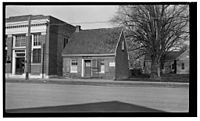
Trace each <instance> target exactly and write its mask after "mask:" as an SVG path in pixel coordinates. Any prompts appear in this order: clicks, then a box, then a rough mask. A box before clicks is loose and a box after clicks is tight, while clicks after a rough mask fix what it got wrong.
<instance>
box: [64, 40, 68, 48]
mask: <svg viewBox="0 0 200 121" xmlns="http://www.w3.org/2000/svg"><path fill="white" fill-rule="evenodd" d="M67 43H68V39H66V38H64V43H63V48H65V46H66V45H67Z"/></svg>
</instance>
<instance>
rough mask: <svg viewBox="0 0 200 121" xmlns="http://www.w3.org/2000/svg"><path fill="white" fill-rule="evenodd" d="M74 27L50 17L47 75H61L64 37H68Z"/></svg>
mask: <svg viewBox="0 0 200 121" xmlns="http://www.w3.org/2000/svg"><path fill="white" fill-rule="evenodd" d="M74 31H75V27H74V26H72V25H69V24H67V23H65V22H63V21H61V20H58V19H56V18H54V17H50V30H49V75H59V76H62V74H63V73H62V63H63V62H62V61H63V59H62V55H61V54H62V50H63V44H64V38H69V37H70V36H71V34H72V33H73V32H74Z"/></svg>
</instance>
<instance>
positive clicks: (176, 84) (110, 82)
mask: <svg viewBox="0 0 200 121" xmlns="http://www.w3.org/2000/svg"><path fill="white" fill-rule="evenodd" d="M5 82H8V83H41V84H66V85H90V86H123V87H124V86H125V87H134V86H151V87H189V83H180V82H147V81H113V80H100V79H99V80H97V79H87V80H86V79H30V80H24V79H13V78H7V79H5Z"/></svg>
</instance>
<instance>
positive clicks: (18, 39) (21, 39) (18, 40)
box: [15, 34, 26, 47]
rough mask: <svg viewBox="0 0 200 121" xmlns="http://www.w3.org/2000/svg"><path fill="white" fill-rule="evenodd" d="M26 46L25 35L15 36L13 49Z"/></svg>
mask: <svg viewBox="0 0 200 121" xmlns="http://www.w3.org/2000/svg"><path fill="white" fill-rule="evenodd" d="M22 46H26V35H25V34H24V35H16V36H15V47H22Z"/></svg>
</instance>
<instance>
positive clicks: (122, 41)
mask: <svg viewBox="0 0 200 121" xmlns="http://www.w3.org/2000/svg"><path fill="white" fill-rule="evenodd" d="M122 50H124V41H122Z"/></svg>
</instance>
